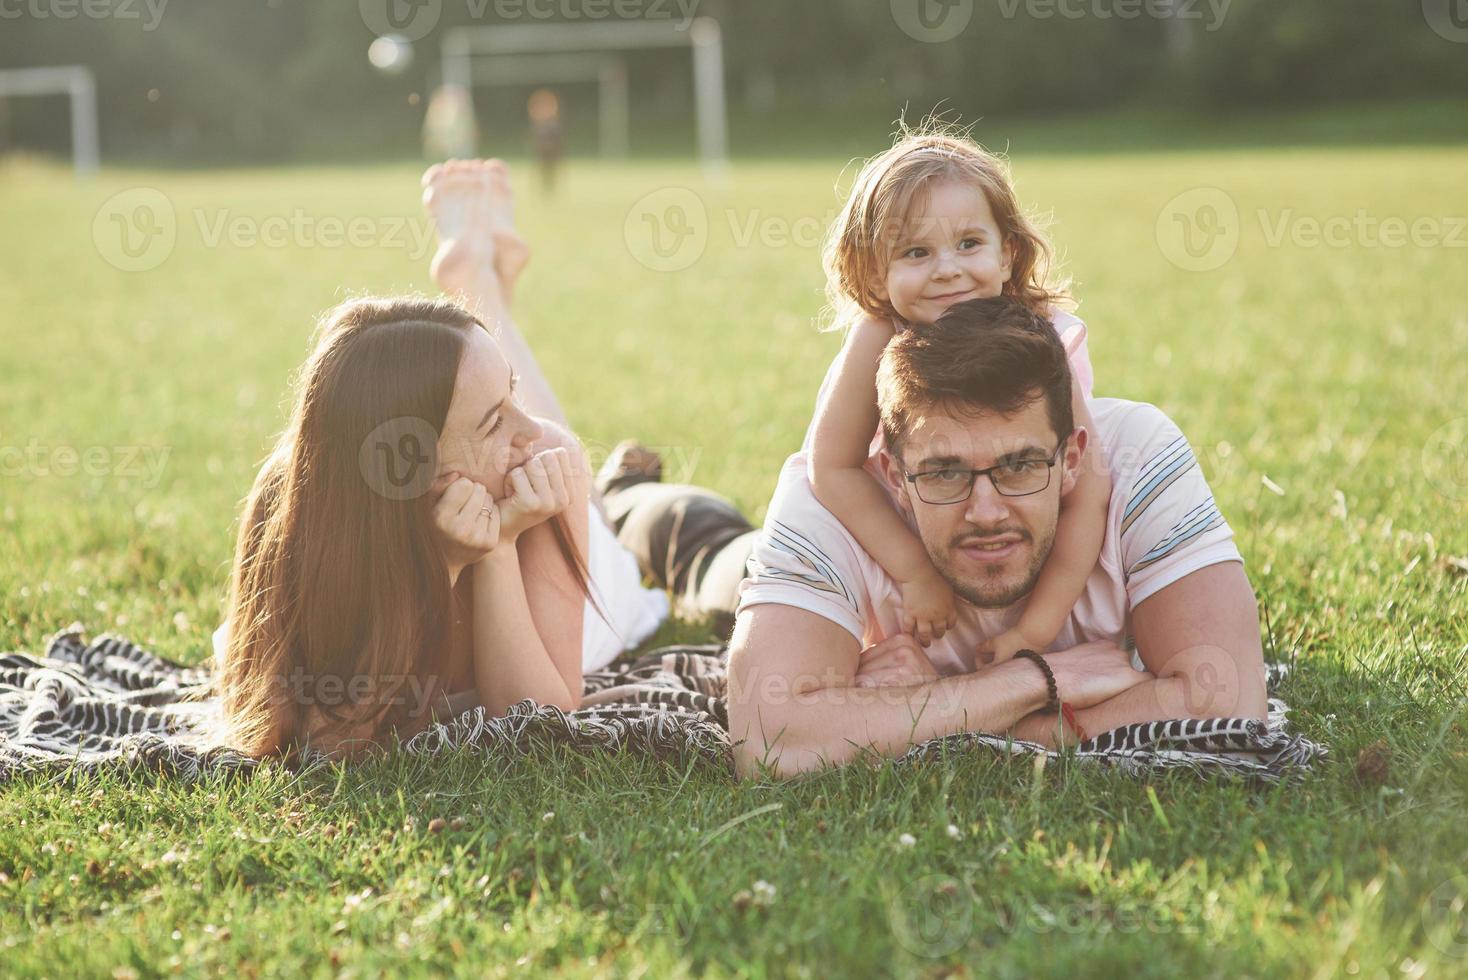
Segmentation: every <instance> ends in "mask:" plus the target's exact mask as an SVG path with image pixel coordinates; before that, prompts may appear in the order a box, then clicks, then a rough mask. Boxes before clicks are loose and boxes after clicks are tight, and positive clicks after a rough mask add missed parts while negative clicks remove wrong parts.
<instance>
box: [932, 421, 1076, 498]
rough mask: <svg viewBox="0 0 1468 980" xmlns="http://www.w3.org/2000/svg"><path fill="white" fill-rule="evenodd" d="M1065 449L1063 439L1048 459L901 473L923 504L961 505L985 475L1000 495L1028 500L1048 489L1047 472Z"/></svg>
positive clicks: (1030, 459)
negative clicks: (979, 468)
mask: <svg viewBox="0 0 1468 980" xmlns="http://www.w3.org/2000/svg"><path fill="white" fill-rule="evenodd" d="M1067 438H1069V437H1067ZM1064 448H1065V439H1061V440H1060V445H1058V446H1056V447H1055V451H1054V452H1053V453H1051V454H1050V457H1049V458H1048V459H1046V458H1043V457H1031V458H1028V459H1026V458H1020V459H1012V460H1009V461H1008V462H1004V463H1000V464H999V465H997V466H990V467H988V468H987V469H982V470H971V469H966V468H963V467H958V466H943V467H940V468H938V469H936V470H925V471H923V472H922V473H908V472H906V471H905V470H904V471H903V475H904V476H906V477H907V482H908V483H911V484H912V485H913V487H914V488H915V489H916V490H917V495H918V499H919V500H921V501H922V502H923V503H925V504H961V503H963V502H964V501H965V500H967V499H968V498H969V497H971V496H972V495H973V492H974V484H975V483H977V482H978V480H979V477H981V476H987V477H988V478H989V482H990V483H992V484H994V489H995V491H996V492H998V493H999V494H1000V495H1001V496H1004V497H1028V496H1029V495H1030V494H1032V493H1039V492H1040V491H1041V490H1044V489H1046V488H1048V487H1049V486H1050V473H1051V471H1052V470H1053V469H1054V468H1055V461H1056V460H1057V459H1058V458H1059V457H1060V451H1061V450H1062V449H1064Z"/></svg>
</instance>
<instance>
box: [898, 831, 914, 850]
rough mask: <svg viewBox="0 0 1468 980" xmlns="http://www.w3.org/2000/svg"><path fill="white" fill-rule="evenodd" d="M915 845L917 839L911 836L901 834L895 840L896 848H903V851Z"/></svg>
mask: <svg viewBox="0 0 1468 980" xmlns="http://www.w3.org/2000/svg"><path fill="white" fill-rule="evenodd" d="M916 843H917V838H916V837H914V836H912V834H903V835H902V836H901V837H899V838H897V846H898V847H901V848H903V849H904V850H905V849H907V848H909V847H912V846H913V845H915V844H916Z"/></svg>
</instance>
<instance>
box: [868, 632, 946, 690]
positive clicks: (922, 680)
mask: <svg viewBox="0 0 1468 980" xmlns="http://www.w3.org/2000/svg"><path fill="white" fill-rule="evenodd" d="M937 679H938V668H936V667H934V666H933V662H932V661H931V660H929V659H928V655H927V654H925V653H923V648H922V647H920V646H918V645H917V641H916V640H914V639H913V638H912V637H910V636H908V635H907V634H906V633H898V634H897V635H896V636H889V637H887V639H885V640H883V641H882V642H881V643H878V644H876V645H875V646H870V647H867V648H866V649H865V650H863V651H862V652H861V664H860V665H859V666H858V667H857V670H856V686H857V687H913V686H915V685H918V684H930V683H932V682H933V681H935V680H937Z"/></svg>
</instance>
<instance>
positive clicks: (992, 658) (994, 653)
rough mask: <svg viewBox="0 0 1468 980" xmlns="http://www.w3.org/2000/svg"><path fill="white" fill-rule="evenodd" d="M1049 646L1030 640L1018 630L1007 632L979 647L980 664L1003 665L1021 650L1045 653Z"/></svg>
mask: <svg viewBox="0 0 1468 980" xmlns="http://www.w3.org/2000/svg"><path fill="white" fill-rule="evenodd" d="M1049 645H1050V644H1049V643H1038V642H1036V641H1035V640H1032V639H1030V638H1029V637H1027V636H1025V635H1024V634H1023V633H1021V632H1020V631H1019V630H1018V629H1009V630H1005V631H1004V632H1003V633H1000V634H999V635H998V636H996V637H993V638H991V639H989V640H986V641H984V645H983V646H981V647H979V663H984V664H1002V663H1004V661H1006V660H1009V659H1011V658H1012V657H1013V656H1014V655H1015V654H1016V653H1019V652H1020V651H1021V650H1033V651H1035V652H1036V653H1043V652H1044V651H1045V648H1046V647H1048V646H1049Z"/></svg>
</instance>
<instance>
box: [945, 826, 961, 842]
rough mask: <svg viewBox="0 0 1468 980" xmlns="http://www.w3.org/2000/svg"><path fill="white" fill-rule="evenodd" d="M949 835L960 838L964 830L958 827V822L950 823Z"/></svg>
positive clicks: (955, 838) (956, 838)
mask: <svg viewBox="0 0 1468 980" xmlns="http://www.w3.org/2000/svg"><path fill="white" fill-rule="evenodd" d="M948 836H949V837H952V838H953V839H954V840H958V839H959V838H960V837H962V836H963V831H961V830H959V829H958V825H957V824H949V825H948Z"/></svg>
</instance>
